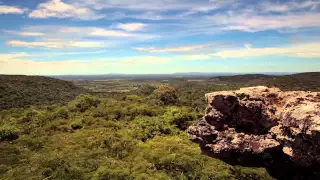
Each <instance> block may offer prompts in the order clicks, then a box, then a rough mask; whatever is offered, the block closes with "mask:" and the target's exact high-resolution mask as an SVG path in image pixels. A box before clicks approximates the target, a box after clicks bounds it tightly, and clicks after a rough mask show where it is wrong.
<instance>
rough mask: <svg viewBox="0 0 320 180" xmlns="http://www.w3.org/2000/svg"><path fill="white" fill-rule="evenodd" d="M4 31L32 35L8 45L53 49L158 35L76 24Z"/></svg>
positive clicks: (112, 42)
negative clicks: (78, 25) (76, 25)
mask: <svg viewBox="0 0 320 180" xmlns="http://www.w3.org/2000/svg"><path fill="white" fill-rule="evenodd" d="M4 32H7V33H10V34H15V35H19V36H21V37H25V36H28V37H32V40H30V39H28V41H26V40H18V39H19V38H14V39H10V40H8V41H7V42H6V45H8V46H14V47H30V48H53V49H62V48H98V47H111V46H113V47H114V46H117V45H119V44H122V43H123V44H127V43H132V42H139V41H147V40H151V39H155V38H157V37H158V36H154V35H152V34H147V33H131V32H127V31H123V30H115V29H111V28H98V27H74V26H71V27H70V26H29V27H24V28H23V29H21V30H20V31H19V30H17V31H4ZM97 38H99V40H97Z"/></svg>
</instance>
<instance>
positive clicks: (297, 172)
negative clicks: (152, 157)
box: [188, 86, 320, 179]
mask: <svg viewBox="0 0 320 180" xmlns="http://www.w3.org/2000/svg"><path fill="white" fill-rule="evenodd" d="M206 99H207V102H208V107H207V108H206V112H205V116H204V117H203V118H202V119H200V120H199V121H198V122H197V123H196V124H195V125H194V126H191V127H189V129H188V133H189V134H190V139H191V140H192V141H194V142H197V143H199V144H200V147H201V149H202V150H203V152H204V153H205V154H208V155H210V156H212V157H215V158H219V159H222V160H224V161H225V162H227V163H230V164H239V165H245V166H256V167H266V168H267V170H269V172H270V174H271V175H273V176H274V177H276V178H278V179H309V178H312V179H313V178H320V92H304V91H288V92H282V91H281V90H280V89H278V88H267V87H263V86H258V87H250V88H242V89H240V90H238V91H220V92H214V93H208V94H206Z"/></svg>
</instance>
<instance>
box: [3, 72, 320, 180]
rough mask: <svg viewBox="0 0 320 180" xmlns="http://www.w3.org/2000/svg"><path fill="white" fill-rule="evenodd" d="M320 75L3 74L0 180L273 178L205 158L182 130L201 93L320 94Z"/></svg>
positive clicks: (198, 107)
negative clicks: (65, 77)
mask: <svg viewBox="0 0 320 180" xmlns="http://www.w3.org/2000/svg"><path fill="white" fill-rule="evenodd" d="M319 74H320V73H304V74H297V75H290V76H266V75H241V76H233V77H217V78H211V79H200V80H192V81H188V80H186V79H183V78H175V79H171V80H159V79H157V80H152V81H147V80H141V79H140V80H134V79H131V80H119V79H113V80H100V81H93V80H92V81H91V80H90V81H78V80H77V81H75V83H76V84H78V85H81V86H82V87H84V88H87V89H91V90H93V91H90V92H85V93H87V94H81V95H79V94H80V93H83V92H84V91H83V90H82V88H78V87H77V86H74V85H73V84H72V83H70V82H66V81H62V80H56V79H52V78H46V77H37V76H0V109H1V110H0V179H1V180H12V179H23V180H24V179H77V180H78V179H79V180H81V179H94V180H107V179H112V180H117V179H119V180H122V179H123V180H127V179H129V180H130V179H138V180H148V179H150V180H151V179H152V180H154V179H161V180H167V179H172V180H174V179H177V180H183V179H186V180H187V179H190V180H192V179H200V180H207V179H219V180H220V179H226V180H229V179H235V180H236V179H237V180H239V179H240V180H241V179H243V180H244V179H249V180H250V179H251V180H258V179H263V180H267V179H272V178H271V177H270V176H269V174H268V173H267V171H266V170H265V169H263V168H247V167H240V166H231V165H228V164H226V163H224V162H222V161H220V160H217V159H214V158H211V157H208V156H206V155H203V154H202V152H201V150H200V148H199V146H198V145H196V144H194V143H192V142H190V141H189V140H188V137H187V134H186V132H185V130H186V129H187V127H188V126H189V125H190V124H192V123H193V122H194V121H195V120H197V119H198V118H200V117H202V115H203V111H204V109H205V106H206V103H205V99H204V98H205V97H204V94H205V93H208V92H213V91H221V90H236V89H239V88H240V87H244V86H250V85H268V86H277V87H280V88H282V89H284V90H313V91H315V90H319V87H320V85H319V80H318V79H320V78H319Z"/></svg>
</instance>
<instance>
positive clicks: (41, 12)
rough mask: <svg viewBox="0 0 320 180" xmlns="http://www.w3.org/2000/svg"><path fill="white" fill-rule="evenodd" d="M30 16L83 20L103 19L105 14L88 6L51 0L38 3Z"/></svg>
mask: <svg viewBox="0 0 320 180" xmlns="http://www.w3.org/2000/svg"><path fill="white" fill-rule="evenodd" d="M29 17H30V18H50V17H56V18H78V19H83V20H91V19H101V18H104V15H100V14H96V13H95V12H94V11H93V10H91V9H89V8H86V7H78V6H75V5H72V4H66V3H64V2H62V1H61V0H51V1H48V2H46V3H41V4H39V5H38V7H37V9H36V10H34V11H32V12H31V13H30V14H29Z"/></svg>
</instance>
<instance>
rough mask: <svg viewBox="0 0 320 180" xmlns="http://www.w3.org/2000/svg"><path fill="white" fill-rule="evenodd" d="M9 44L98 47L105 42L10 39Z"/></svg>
mask: <svg viewBox="0 0 320 180" xmlns="http://www.w3.org/2000/svg"><path fill="white" fill-rule="evenodd" d="M6 44H7V45H9V46H15V47H29V48H36V47H41V48H57V49H61V48H96V47H103V46H104V43H103V42H97V41H44V42H38V41H36V42H26V41H17V40H13V41H8V42H7V43H6Z"/></svg>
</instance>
